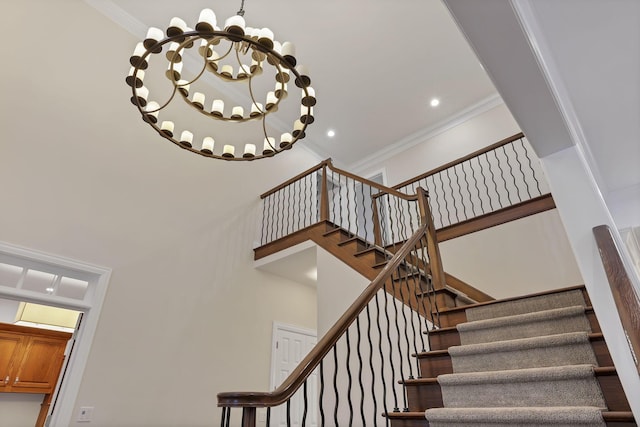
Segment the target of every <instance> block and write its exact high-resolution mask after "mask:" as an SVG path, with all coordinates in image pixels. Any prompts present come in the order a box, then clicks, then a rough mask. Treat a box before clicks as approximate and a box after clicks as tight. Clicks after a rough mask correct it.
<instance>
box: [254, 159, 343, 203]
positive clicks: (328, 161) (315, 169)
mask: <svg viewBox="0 0 640 427" xmlns="http://www.w3.org/2000/svg"><path fill="white" fill-rule="evenodd" d="M328 164H331V159H330V158H329V159H327V160H323V161H322V162H320V163H318V164H317V165H315V166H313V167H311V168H309V169H307V170H306V171H304V172H300V173H299V174H298V175H296V176H294V177H293V178H290V179H288V180H286V181H285V182H283V183H282V184H280V185H278V186H277V187H274V188H272V189H271V190H269V191H267V192H266V193H263V194H261V195H260V198H261V199H265V198H267V197H269V196H270V195H272V194H273V193H277V192H278V191H280V190H282V189H283V188H285V187H286V186H287V185H290V184H293V183H294V182H296V181H298V180H299V179H302V178H304V177H305V176H307V175H311V174H312V173H314V172H315V171H317V170H320V169H322V168H323V167H325V166H326V165H328Z"/></svg>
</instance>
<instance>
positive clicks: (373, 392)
mask: <svg viewBox="0 0 640 427" xmlns="http://www.w3.org/2000/svg"><path fill="white" fill-rule="evenodd" d="M377 295H378V294H376V296H377ZM365 311H366V313H367V329H368V331H369V333H368V334H367V338H368V340H369V368H370V369H371V398H372V400H373V416H374V419H376V418H375V417H376V416H377V414H378V401H377V399H376V374H375V370H374V367H373V341H372V340H371V312H370V310H369V304H367V306H366V308H365ZM376 324H377V325H378V332H379V333H380V334H382V331H381V330H380V322H379V321H378V322H376ZM380 342H382V341H380ZM378 349H379V350H380V352H382V347H381V346H378ZM383 364H384V362H383ZM383 381H384V378H383ZM362 396H363V397H364V391H363V394H362ZM363 400H364V399H363ZM376 425H377V424H376Z"/></svg>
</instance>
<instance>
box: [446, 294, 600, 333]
mask: <svg viewBox="0 0 640 427" xmlns="http://www.w3.org/2000/svg"><path fill="white" fill-rule="evenodd" d="M567 289H580V290H581V291H582V296H583V297H584V300H585V303H586V305H587V306H590V305H591V300H590V299H589V295H588V294H587V291H586V289H584V287H582V286H580V287H571V288H565V289H563V291H564V290H567ZM556 292H557V291H548V292H540V293H538V294H533V295H546V294H552V293H556ZM516 299H518V298H509V299H507V300H516ZM500 301H505V300H500ZM500 301H491V302H486V303H480V304H474V305H467V306H460V307H452V308H445V309H442V310H441V311H440V324H441V326H442V327H443V328H446V327H450V326H456V325H457V324H459V323H465V322H466V321H467V314H466V312H465V310H466V309H467V308H470V307H473V306H479V305H488V304H496V303H498V302H500ZM598 331H599V330H598ZM594 332H595V331H594Z"/></svg>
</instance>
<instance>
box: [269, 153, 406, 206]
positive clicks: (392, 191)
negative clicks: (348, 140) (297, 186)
mask: <svg viewBox="0 0 640 427" xmlns="http://www.w3.org/2000/svg"><path fill="white" fill-rule="evenodd" d="M324 167H328V168H329V169H331V170H332V171H334V172H337V173H339V174H341V175H344V176H346V177H349V178H351V179H353V180H355V181H359V182H362V183H364V184H367V185H370V186H371V187H373V188H377V189H378V190H380V192H382V193H387V194H391V195H393V196H396V197H399V198H401V199H405V200H417V198H418V196H417V195H415V194H409V195H407V194H405V193H401V192H400V191H397V190H395V189H394V188H389V187H385V186H384V185H382V184H378V183H377V182H374V181H371V180H368V179H366V178H362V177H360V176H358V175H354V174H352V173H351V172H347V171H345V170H342V169H338V168H337V167H335V166H333V163H332V162H331V159H330V158H329V159H326V160H323V161H322V162H320V163H318V164H317V165H315V166H313V167H311V168H309V169H307V170H306V171H304V172H301V173H299V174H298V175H296V176H294V177H293V178H290V179H288V180H286V181H285V182H283V183H282V184H280V185H278V186H277V187H274V188H272V189H271V190H269V191H267V192H265V193H263V194H261V195H260V198H261V199H265V198H267V197H269V196H270V195H272V194H274V193H277V192H278V191H280V190H282V189H283V188H285V187H287V186H288V185H291V184H293V183H294V182H296V181H298V180H300V179H302V178H304V177H305V176H307V175H310V174H312V173H314V172H316V171H318V170H320V169H322V168H324Z"/></svg>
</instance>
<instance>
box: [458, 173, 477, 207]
mask: <svg viewBox="0 0 640 427" xmlns="http://www.w3.org/2000/svg"><path fill="white" fill-rule="evenodd" d="M465 163H466V162H463V163H460V164H459V165H458V166H460V169H461V170H462V173H463V175H464V177H463V178H464V182H465V185H466V187H467V193H468V194H469V201H470V202H471V213H472V214H473V215H475V212H474V211H473V201H472V200H471V198H472V196H471V189H470V188H469V179H468V178H467V171H466V169H465V168H464V164H465ZM464 199H465V195H464V194H462V188H460V203H462V208H463V209H464V217H465V218H464V219H469V218H471V217H470V216H469V215H468V214H467V205H466V203H465V202H464Z"/></svg>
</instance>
